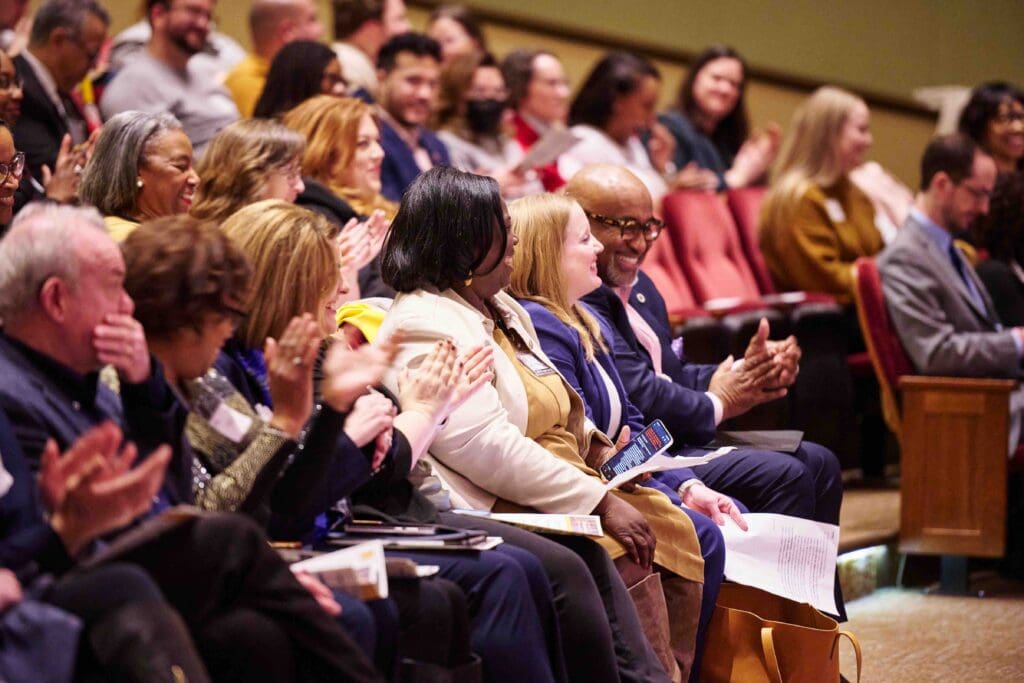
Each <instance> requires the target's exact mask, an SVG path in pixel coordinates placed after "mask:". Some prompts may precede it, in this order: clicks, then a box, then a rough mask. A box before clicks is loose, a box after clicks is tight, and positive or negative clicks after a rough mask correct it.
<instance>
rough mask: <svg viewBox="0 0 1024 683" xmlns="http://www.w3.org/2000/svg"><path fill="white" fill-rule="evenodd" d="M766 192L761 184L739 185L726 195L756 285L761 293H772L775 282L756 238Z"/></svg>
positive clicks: (766, 189)
mask: <svg viewBox="0 0 1024 683" xmlns="http://www.w3.org/2000/svg"><path fill="white" fill-rule="evenodd" d="M767 192H768V188H767V187H763V186H762V187H739V188H735V189H731V190H729V191H728V192H727V193H726V197H727V198H728V200H729V210H730V211H731V212H732V217H733V218H734V219H735V220H736V227H737V228H738V229H739V235H740V244H741V245H742V246H743V253H744V254H745V255H746V257H747V263H749V264H750V269H751V270H752V271H753V272H754V277H755V278H756V279H757V286H758V287H760V288H761V293H762V294H774V293H775V283H774V282H772V276H771V274H770V273H769V272H768V264H766V263H765V262H764V255H763V254H762V253H761V247H760V246H759V244H758V238H757V231H758V230H759V229H760V226H761V204H762V202H764V196H765V194H767Z"/></svg>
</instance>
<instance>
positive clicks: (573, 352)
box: [509, 194, 745, 680]
mask: <svg viewBox="0 0 1024 683" xmlns="http://www.w3.org/2000/svg"><path fill="white" fill-rule="evenodd" d="M509 213H510V214H511V216H512V231H513V232H514V233H515V235H516V237H517V238H518V239H519V244H518V245H517V246H516V251H515V256H513V258H512V284H511V285H510V286H509V293H510V294H512V296H514V297H516V298H517V299H518V300H519V303H520V304H521V305H522V306H523V308H524V309H525V310H526V312H527V313H529V314H530V319H531V320H532V321H533V326H534V329H535V330H536V331H537V337H538V338H539V339H540V347H541V349H543V351H544V353H545V354H547V356H548V358H550V359H551V361H552V363H554V365H555V367H556V368H558V371H559V372H560V373H561V375H562V377H564V378H565V380H566V382H567V383H568V385H569V386H570V387H572V388H573V389H574V390H575V391H576V393H578V394H579V395H580V398H582V399H583V407H584V410H585V411H586V414H587V418H588V419H589V420H591V421H592V422H593V423H594V424H595V425H597V428H598V429H599V430H601V431H602V432H604V433H605V434H607V435H614V434H617V433H618V432H619V430H620V429H621V428H622V427H624V426H625V427H629V429H630V432H631V433H633V434H639V433H640V432H641V431H643V429H644V426H645V425H644V421H643V419H644V417H643V415H642V414H641V412H640V410H639V409H638V408H637V407H636V406H635V405H633V404H632V403H631V402H630V400H629V396H628V395H627V393H626V390H625V388H624V387H623V384H622V380H621V378H620V377H619V373H618V370H617V369H616V367H615V361H614V360H613V359H612V356H611V350H610V349H609V347H608V342H607V341H606V340H608V339H611V338H612V337H613V335H612V332H611V330H610V329H608V328H607V323H605V322H604V321H602V320H601V319H600V318H598V317H597V316H595V315H594V314H593V312H592V311H591V310H590V309H589V308H588V307H587V305H586V304H585V303H583V302H582V301H581V298H582V297H583V296H585V295H586V294H588V293H590V292H592V291H594V290H595V289H597V288H598V287H600V286H601V278H600V276H599V275H598V274H597V255H598V254H599V253H601V252H602V251H603V250H604V247H603V246H602V244H601V242H600V241H598V240H597V238H596V237H594V236H593V235H592V234H591V232H590V223H589V222H588V221H587V218H588V214H586V213H585V212H584V211H583V208H582V207H581V206H580V205H579V204H577V203H576V202H575V201H573V200H572V199H570V198H568V197H565V196H561V195H553V194H542V195H537V196H534V197H526V198H524V199H521V200H519V201H517V202H514V203H512V204H511V205H510V206H509ZM590 217H591V218H592V219H594V220H600V219H602V218H604V217H601V216H596V215H595V214H590ZM605 220H612V219H605ZM653 220H656V219H652V221H653ZM616 224H617V227H619V228H620V229H621V230H623V232H624V233H627V234H633V235H634V236H635V232H636V231H644V232H645V235H646V236H647V237H648V238H650V237H651V236H652V235H655V234H656V233H657V231H658V230H659V224H658V223H655V222H649V223H648V224H642V223H639V221H635V220H634V221H632V222H631V223H630V224H628V225H627V224H624V223H623V222H622V221H616ZM694 478H695V475H694V474H693V473H692V471H687V475H686V476H685V477H684V479H685V480H689V479H694ZM656 482H657V480H656V479H655V480H652V485H653V486H654V487H655V488H658V489H659V490H661V491H662V492H664V493H665V494H666V495H668V496H669V497H670V498H673V499H674V502H676V501H678V498H677V494H676V492H675V491H674V490H673V489H672V488H668V487H662V486H659V485H658V484H657V483H656ZM684 486H686V489H685V493H684V495H689V496H690V498H689V499H688V500H691V501H692V500H696V499H697V498H696V496H703V497H704V498H705V499H710V498H716V499H717V500H718V501H719V505H717V506H715V507H712V508H709V509H707V512H706V514H707V515H708V516H705V515H704V514H701V512H698V511H696V510H694V509H691V508H689V507H683V508H682V509H683V512H685V513H686V514H687V516H689V518H690V521H692V522H693V524H694V527H695V529H696V531H697V538H698V540H699V541H700V546H701V554H702V555H703V557H704V590H703V596H702V600H701V614H700V627H699V629H698V631H697V648H696V654H695V657H694V666H693V669H692V672H691V676H690V679H691V680H696V679H697V675H698V674H699V672H700V658H701V653H702V651H703V643H704V633H705V631H706V629H707V626H708V624H709V623H710V622H711V615H712V613H713V611H714V608H715V602H716V600H717V599H718V588H719V586H720V585H721V583H722V571H723V569H724V566H725V542H724V540H723V539H722V534H721V532H720V531H719V530H718V526H717V524H716V521H718V522H719V523H724V522H725V517H726V516H730V517H732V518H733V519H734V520H736V521H737V524H741V526H742V524H745V523H743V522H742V520H741V519H740V518H739V514H740V512H741V509H740V508H739V507H738V506H737V505H736V504H735V503H734V502H733V501H732V500H731V499H729V498H727V497H725V496H721V495H719V494H717V493H716V492H715V491H712V490H710V489H708V487H706V486H705V485H704V484H703V483H701V482H700V481H696V482H689V483H687V484H684ZM700 489H707V490H706V491H701V490H700ZM681 490H682V489H681ZM695 507H696V506H695ZM712 516H714V520H715V521H712ZM719 520H720V521H719Z"/></svg>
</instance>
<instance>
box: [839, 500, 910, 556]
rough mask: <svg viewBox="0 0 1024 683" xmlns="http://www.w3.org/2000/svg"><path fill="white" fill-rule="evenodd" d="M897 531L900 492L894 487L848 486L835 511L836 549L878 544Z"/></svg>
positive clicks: (892, 539) (888, 539)
mask: <svg viewBox="0 0 1024 683" xmlns="http://www.w3.org/2000/svg"><path fill="white" fill-rule="evenodd" d="M899 532H900V492H899V489H896V488H885V489H861V488H848V489H847V490H846V491H845V492H844V493H843V508H842V510H841V511H840V513H839V552H840V553H843V552H846V551H847V550H853V549H854V548H863V547H866V546H872V545H882V544H885V543H890V542H892V541H894V540H896V537H897V536H899Z"/></svg>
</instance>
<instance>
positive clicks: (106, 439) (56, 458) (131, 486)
mask: <svg viewBox="0 0 1024 683" xmlns="http://www.w3.org/2000/svg"><path fill="white" fill-rule="evenodd" d="M121 438H122V434H121V430H120V429H119V428H118V427H117V426H116V425H114V424H113V423H112V422H105V423H103V424H101V425H100V426H98V427H94V428H93V429H90V430H89V431H87V432H86V433H85V434H83V435H82V436H81V437H79V438H78V440H76V441H75V443H73V444H72V445H71V448H69V449H68V451H67V453H65V454H64V456H61V455H60V453H59V451H58V449H57V444H56V443H55V442H54V441H53V440H52V439H51V440H49V441H47V443H46V447H45V448H44V449H43V455H42V459H41V462H40V473H39V487H40V493H41V496H42V499H43V502H44V504H45V505H46V507H47V509H48V510H49V511H50V513H51V516H50V525H51V526H52V527H53V530H54V531H55V532H56V533H57V535H58V536H60V538H61V540H62V541H63V542H64V546H65V547H66V548H67V550H68V552H69V553H70V554H72V555H74V554H76V553H77V552H78V551H79V550H81V549H82V548H83V547H84V546H85V544H86V543H88V542H89V541H91V540H93V539H94V538H96V537H98V536H102V535H103V534H106V533H108V532H111V531H114V530H115V529H119V528H121V527H123V526H125V525H127V524H129V523H131V522H132V521H133V520H134V519H135V518H136V517H138V516H139V515H141V514H142V513H144V512H146V510H148V509H149V508H150V506H151V505H152V502H153V496H155V495H156V493H157V491H158V490H159V489H160V485H161V484H162V483H163V480H164V473H165V472H166V470H167V465H168V463H169V462H170V460H171V449H170V448H169V447H168V446H160V447H159V448H157V449H156V450H155V451H154V452H153V453H152V454H151V455H150V456H149V457H148V458H146V460H145V461H144V462H143V463H141V464H140V465H139V466H138V467H135V468H132V465H133V464H134V462H135V458H136V456H137V455H138V451H137V450H136V448H135V446H134V444H131V443H128V444H126V445H124V447H120V443H121Z"/></svg>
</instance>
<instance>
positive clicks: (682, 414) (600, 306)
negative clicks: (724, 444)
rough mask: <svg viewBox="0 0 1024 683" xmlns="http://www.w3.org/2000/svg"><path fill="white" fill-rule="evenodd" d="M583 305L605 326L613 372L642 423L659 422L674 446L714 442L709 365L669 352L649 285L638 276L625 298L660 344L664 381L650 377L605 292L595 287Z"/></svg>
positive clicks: (646, 357) (619, 308) (661, 305)
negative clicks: (640, 414)
mask: <svg viewBox="0 0 1024 683" xmlns="http://www.w3.org/2000/svg"><path fill="white" fill-rule="evenodd" d="M583 300H584V302H585V303H586V304H587V305H589V306H590V308H591V310H593V311H594V312H595V313H597V314H598V315H600V316H601V317H603V318H604V319H605V321H606V322H607V323H608V324H609V327H610V328H611V330H612V334H613V339H610V340H608V341H609V342H610V344H611V346H612V350H613V353H614V358H615V366H616V367H617V368H618V370H619V376H620V377H621V378H622V384H623V385H624V386H625V388H626V393H627V394H628V395H629V399H630V400H631V401H632V402H633V403H634V404H635V405H636V407H637V408H638V409H639V410H640V412H642V413H643V415H644V421H645V422H648V421H650V420H653V419H655V418H659V419H661V420H662V421H663V422H664V423H665V426H666V427H668V430H669V431H670V432H671V433H672V435H673V436H674V437H675V439H676V443H677V444H678V445H683V444H687V445H691V446H702V445H704V444H706V443H707V442H708V441H710V440H711V439H713V438H714V436H715V429H716V426H715V410H714V406H713V405H712V403H711V399H709V398H708V397H707V396H706V395H705V394H704V392H705V391H707V388H708V383H709V382H710V380H711V375H712V374H713V373H714V371H715V366H714V365H700V364H696V363H687V362H686V361H685V359H684V360H680V359H678V358H677V357H676V355H675V352H674V351H673V350H672V346H671V339H672V333H671V328H670V326H669V322H668V313H667V312H666V309H665V301H664V299H662V298H661V294H659V293H658V290H657V288H655V286H654V283H653V282H651V279H650V278H648V277H647V276H646V275H645V274H644V273H643V272H641V273H640V276H639V280H638V281H637V283H636V285H635V286H634V287H633V291H632V292H631V293H630V297H629V302H630V304H632V306H633V307H634V308H635V309H636V310H637V311H638V312H639V313H640V315H641V316H642V317H643V319H644V320H645V321H647V324H648V325H650V326H651V328H652V329H653V330H654V331H655V333H657V335H658V339H659V341H660V342H661V365H662V371H663V372H664V374H665V375H667V376H669V377H671V378H672V381H671V382H669V381H666V380H665V379H664V378H662V377H659V376H658V375H657V374H656V373H655V371H654V361H652V360H651V356H650V354H649V353H647V350H646V349H645V348H644V347H643V345H642V344H641V343H640V342H639V341H638V340H637V338H636V335H635V334H634V333H633V328H632V326H631V325H630V324H629V316H628V315H627V313H626V307H625V306H624V305H623V304H622V301H621V300H620V299H619V297H618V295H617V294H616V293H615V292H614V291H613V290H612V289H611V288H610V287H608V286H606V285H601V287H599V288H598V289H596V290H594V291H593V292H591V293H590V294H588V295H587V296H585V297H583Z"/></svg>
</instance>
